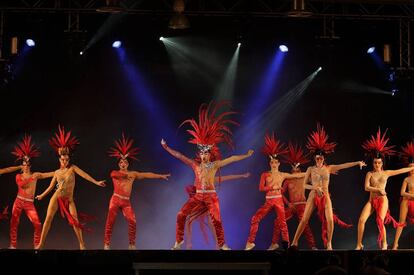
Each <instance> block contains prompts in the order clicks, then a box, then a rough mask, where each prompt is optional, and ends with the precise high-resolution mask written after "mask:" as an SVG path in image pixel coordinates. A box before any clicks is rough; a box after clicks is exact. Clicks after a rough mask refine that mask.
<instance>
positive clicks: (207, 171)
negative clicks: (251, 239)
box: [161, 102, 253, 250]
mask: <svg viewBox="0 0 414 275" xmlns="http://www.w3.org/2000/svg"><path fill="white" fill-rule="evenodd" d="M224 104H226V103H225V102H221V103H216V104H215V103H213V102H211V103H209V104H208V105H206V104H202V105H201V107H200V109H199V121H198V122H197V121H195V120H194V119H188V120H185V121H184V122H183V123H182V124H181V125H183V124H187V123H188V124H190V125H191V127H192V128H193V129H191V130H187V132H188V133H189V134H190V135H191V136H192V138H191V139H190V140H189V142H190V143H192V144H197V147H198V150H199V151H198V155H197V157H196V159H194V160H193V159H190V158H188V157H186V156H184V155H183V154H181V153H179V152H177V151H175V150H173V149H171V148H170V147H168V145H167V143H166V142H165V141H164V139H162V140H161V145H162V146H163V147H164V149H165V150H166V151H167V152H169V153H170V154H171V155H173V156H174V157H176V158H178V159H179V160H181V161H182V162H184V163H185V164H187V165H188V166H190V167H191V169H193V171H194V174H195V179H194V185H195V187H196V194H195V196H193V197H192V198H190V199H189V200H188V201H187V202H186V203H185V204H184V206H183V207H182V208H181V210H180V212H178V215H177V226H176V242H175V244H174V247H173V249H181V246H182V244H183V242H184V227H185V222H186V219H187V217H188V215H190V213H192V211H193V209H194V208H196V207H200V205H201V206H205V207H207V208H208V212H209V214H210V218H211V219H212V222H213V225H214V228H215V232H216V235H217V244H218V247H219V248H220V249H221V250H229V249H230V248H229V247H228V246H227V244H226V243H225V240H224V231H223V225H222V222H221V217H220V207H219V200H218V197H217V194H216V190H215V186H214V179H215V174H216V173H217V171H218V170H219V169H220V168H221V167H224V166H226V165H228V164H230V163H233V162H236V161H240V160H243V159H246V158H248V157H250V156H251V155H252V154H253V150H249V151H248V152H247V154H245V155H236V156H231V157H229V158H226V159H221V153H220V150H219V148H218V145H219V144H220V143H222V142H224V143H226V144H227V145H229V146H231V147H232V140H231V132H230V129H229V128H228V125H229V124H236V125H237V123H236V122H234V121H233V120H231V119H229V118H228V116H229V115H232V114H235V112H233V111H228V112H223V113H221V114H219V115H218V114H217V111H218V110H219V109H220V108H221V107H223V105H224Z"/></svg>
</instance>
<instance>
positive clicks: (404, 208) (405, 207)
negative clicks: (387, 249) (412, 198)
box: [392, 199, 408, 250]
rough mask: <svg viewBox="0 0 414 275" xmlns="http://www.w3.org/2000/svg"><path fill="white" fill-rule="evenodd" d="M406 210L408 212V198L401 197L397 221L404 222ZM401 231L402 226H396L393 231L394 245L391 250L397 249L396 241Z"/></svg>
mask: <svg viewBox="0 0 414 275" xmlns="http://www.w3.org/2000/svg"><path fill="white" fill-rule="evenodd" d="M407 212H408V200H406V199H403V200H402V201H401V204H400V220H399V223H405V221H406V219H407ZM402 231H403V227H401V226H399V227H397V230H396V232H395V239H394V245H393V247H392V249H393V250H397V249H398V241H399V240H400V237H401V233H402Z"/></svg>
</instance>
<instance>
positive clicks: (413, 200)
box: [392, 141, 414, 250]
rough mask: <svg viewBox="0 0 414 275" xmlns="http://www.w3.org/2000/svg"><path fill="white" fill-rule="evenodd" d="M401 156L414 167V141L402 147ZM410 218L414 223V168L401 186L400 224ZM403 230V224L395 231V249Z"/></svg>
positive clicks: (409, 165) (410, 221) (409, 220)
mask: <svg viewBox="0 0 414 275" xmlns="http://www.w3.org/2000/svg"><path fill="white" fill-rule="evenodd" d="M401 156H402V158H403V160H404V162H405V163H406V164H407V165H408V167H414V141H411V142H407V144H406V145H405V146H404V147H402V152H401ZM407 219H408V222H409V223H414V170H411V171H410V172H409V174H408V177H406V178H405V179H404V181H403V184H402V186H401V203H400V220H399V221H398V223H399V224H400V225H403V224H405V221H406V220H407ZM402 231H403V227H402V226H398V227H397V230H396V232H395V239H394V245H393V247H392V249H393V250H397V249H398V241H399V239H400V236H401V233H402Z"/></svg>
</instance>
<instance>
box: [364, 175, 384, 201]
mask: <svg viewBox="0 0 414 275" xmlns="http://www.w3.org/2000/svg"><path fill="white" fill-rule="evenodd" d="M371 177H372V173H371V172H368V173H367V175H366V176H365V191H367V192H377V193H380V194H381V195H386V193H385V190H384V189H380V188H378V187H372V186H371V185H370V181H371Z"/></svg>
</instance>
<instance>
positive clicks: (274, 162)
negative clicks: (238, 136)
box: [245, 133, 305, 250]
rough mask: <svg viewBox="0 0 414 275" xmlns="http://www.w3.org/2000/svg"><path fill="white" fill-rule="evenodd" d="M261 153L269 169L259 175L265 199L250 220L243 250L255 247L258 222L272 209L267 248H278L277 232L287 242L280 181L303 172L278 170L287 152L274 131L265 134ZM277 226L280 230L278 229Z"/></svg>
mask: <svg viewBox="0 0 414 275" xmlns="http://www.w3.org/2000/svg"><path fill="white" fill-rule="evenodd" d="M262 153H263V154H264V155H265V156H268V157H269V166H270V171H267V172H264V173H262V175H261V177H260V185H259V190H260V191H262V192H266V201H265V203H264V204H263V206H262V207H260V208H259V209H258V210H257V211H256V213H255V214H254V216H253V217H252V220H251V225H250V233H249V238H248V239H247V243H246V247H245V250H251V249H253V248H254V247H255V243H254V241H255V239H256V234H257V230H258V229H259V224H260V222H261V221H262V219H263V218H264V217H265V216H266V215H267V214H268V213H269V212H270V210H272V209H274V210H275V212H276V214H277V218H276V219H275V221H274V230H273V238H272V244H271V245H270V247H269V248H268V250H275V249H277V248H278V246H279V245H278V244H277V239H278V238H279V236H277V235H279V233H280V232H281V233H282V240H283V242H284V243H285V244H286V246H287V245H288V244H289V232H288V228H287V224H286V219H285V207H284V204H283V198H282V192H281V189H282V183H283V181H284V180H285V179H294V178H302V177H304V175H305V173H297V174H289V173H283V172H280V171H279V165H280V161H279V158H280V156H281V155H283V154H285V153H287V150H286V147H285V146H284V145H283V144H282V143H281V142H280V141H279V140H277V139H276V138H275V135H274V133H273V134H272V135H269V134H266V135H265V145H264V146H263V148H262ZM277 228H279V229H280V230H278V229H277Z"/></svg>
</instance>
